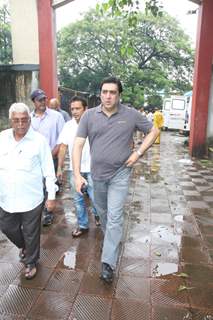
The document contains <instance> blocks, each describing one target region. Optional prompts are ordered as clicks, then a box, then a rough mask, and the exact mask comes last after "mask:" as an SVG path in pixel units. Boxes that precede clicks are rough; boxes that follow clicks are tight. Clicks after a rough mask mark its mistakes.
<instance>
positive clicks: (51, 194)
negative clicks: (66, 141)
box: [0, 127, 58, 213]
mask: <svg viewBox="0 0 213 320" xmlns="http://www.w3.org/2000/svg"><path fill="white" fill-rule="evenodd" d="M0 146H1V148H0V207H1V208H2V209H3V210H5V211H7V212H11V213H12V212H26V211H29V210H32V209H34V208H36V207H37V206H38V205H39V204H40V203H42V201H43V199H44V191H43V180H44V178H45V185H46V189H47V192H48V199H49V200H53V199H55V193H56V191H57V189H58V187H57V186H56V185H55V181H56V178H55V172H54V166H53V160H52V155H51V151H50V147H49V146H48V143H47V142H46V139H45V138H44V137H43V136H42V135H41V134H40V133H38V132H35V131H34V130H33V129H32V128H31V127H30V128H29V130H28V132H27V133H26V135H25V136H24V137H23V138H22V139H21V140H20V141H16V140H15V139H14V135H13V129H7V130H4V131H2V132H1V133H0Z"/></svg>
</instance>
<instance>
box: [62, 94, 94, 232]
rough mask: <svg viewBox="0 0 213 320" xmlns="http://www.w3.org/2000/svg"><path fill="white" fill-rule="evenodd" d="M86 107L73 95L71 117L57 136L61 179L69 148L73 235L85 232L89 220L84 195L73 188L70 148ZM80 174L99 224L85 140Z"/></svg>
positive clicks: (83, 101) (81, 100)
mask: <svg viewBox="0 0 213 320" xmlns="http://www.w3.org/2000/svg"><path fill="white" fill-rule="evenodd" d="M86 109H87V102H86V100H85V99H84V98H82V97H79V96H75V97H73V98H72V100H71V102H70V111H71V114H72V117H73V119H72V120H70V121H68V122H67V123H66V124H65V125H64V128H63V130H62V132H61V134H60V136H59V139H58V144H60V150H59V155H58V170H57V177H58V179H62V168H63V165H64V159H65V155H66V151H67V148H68V150H69V158H70V171H71V172H70V183H71V188H72V193H73V199H74V204H75V207H76V214H77V220H78V227H77V228H76V229H75V230H73V232H72V236H73V237H80V236H81V235H82V234H84V233H86V232H87V231H88V229H89V220H88V214H87V210H86V203H85V200H84V196H83V195H82V194H80V193H79V192H76V190H75V184H74V177H73V172H72V170H73V169H72V148H73V143H74V139H75V136H76V132H77V129H78V123H79V121H80V119H81V116H82V115H83V113H84V112H85V110H86ZM81 174H82V176H83V177H84V178H85V179H86V182H87V184H86V186H85V187H86V193H87V194H88V196H89V197H90V200H91V203H92V211H93V213H94V217H95V222H96V225H97V226H99V225H100V222H99V216H98V214H97V211H96V209H95V207H94V204H93V203H94V197H93V182H92V178H91V174H90V147H89V141H88V140H87V141H86V143H85V146H84V148H83V151H82V160H81Z"/></svg>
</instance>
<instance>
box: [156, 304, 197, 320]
mask: <svg viewBox="0 0 213 320" xmlns="http://www.w3.org/2000/svg"><path fill="white" fill-rule="evenodd" d="M163 319H165V320H166V319H168V320H170V319H171V320H183V319H187V320H193V319H194V318H192V313H191V311H190V309H185V308H177V307H176V308H175V307H174V305H171V306H169V305H168V306H167V307H165V306H160V305H156V306H155V305H154V306H153V311H152V320H163Z"/></svg>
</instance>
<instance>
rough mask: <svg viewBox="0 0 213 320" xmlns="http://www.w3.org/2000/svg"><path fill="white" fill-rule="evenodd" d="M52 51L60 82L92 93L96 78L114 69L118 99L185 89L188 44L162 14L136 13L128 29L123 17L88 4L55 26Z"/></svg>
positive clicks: (137, 99)
mask: <svg viewBox="0 0 213 320" xmlns="http://www.w3.org/2000/svg"><path fill="white" fill-rule="evenodd" d="M127 39H128V44H127ZM129 44H131V45H129ZM58 57H59V69H60V81H61V84H62V85H64V86H68V87H72V88H74V89H76V90H81V91H89V92H91V93H92V94H94V93H95V94H97V92H98V87H99V83H100V81H101V80H102V78H103V77H106V76H109V75H116V76H118V77H120V79H121V80H122V82H123V83H124V85H125V90H124V94H123V96H122V98H123V100H124V101H126V102H128V103H132V104H134V105H138V106H139V105H141V104H142V103H143V100H144V94H146V95H150V94H156V93H157V92H158V91H161V90H164V91H166V92H169V91H174V90H176V91H179V92H184V91H186V90H189V89H190V81H191V74H192V64H193V51H192V49H191V44H190V41H189V38H188V36H186V35H185V34H184V32H183V30H182V29H181V28H180V27H179V25H178V22H177V21H176V20H174V18H171V17H170V16H168V15H166V14H164V15H163V16H161V17H159V16H157V17H154V16H153V15H144V14H142V13H140V14H139V15H138V22H137V26H136V27H135V28H134V30H133V29H132V28H129V22H128V18H126V17H123V16H118V17H110V16H107V15H101V14H98V13H97V11H94V10H92V11H90V12H89V13H87V14H86V15H85V16H84V19H83V20H81V21H78V22H76V23H73V24H70V25H69V26H67V27H65V28H64V29H62V30H61V31H60V32H59V34H58Z"/></svg>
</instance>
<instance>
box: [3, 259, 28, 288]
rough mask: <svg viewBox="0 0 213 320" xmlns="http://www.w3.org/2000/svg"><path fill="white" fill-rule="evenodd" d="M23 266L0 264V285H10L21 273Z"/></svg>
mask: <svg viewBox="0 0 213 320" xmlns="http://www.w3.org/2000/svg"><path fill="white" fill-rule="evenodd" d="M22 268H23V265H22V264H21V263H19V264H11V263H6V262H5V263H0V285H10V284H11V283H12V282H13V281H14V280H15V278H16V277H17V275H18V274H19V273H20V272H21V270H22Z"/></svg>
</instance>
